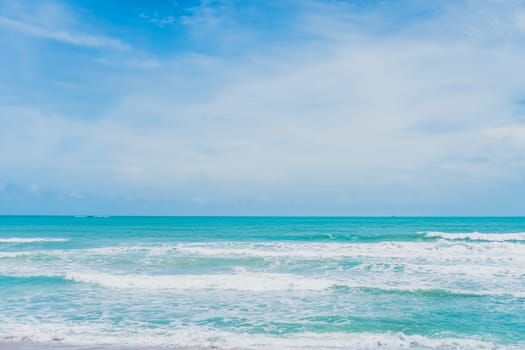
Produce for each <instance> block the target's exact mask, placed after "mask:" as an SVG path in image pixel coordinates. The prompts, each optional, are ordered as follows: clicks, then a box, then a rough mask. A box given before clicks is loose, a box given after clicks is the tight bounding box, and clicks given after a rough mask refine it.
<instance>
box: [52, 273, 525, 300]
mask: <svg viewBox="0 0 525 350" xmlns="http://www.w3.org/2000/svg"><path fill="white" fill-rule="evenodd" d="M49 277H50V278H53V279H55V278H56V276H49ZM63 278H64V279H65V280H68V281H74V282H78V283H91V284H96V285H99V286H101V287H104V288H114V289H137V290H180V291H188V290H191V291H197V290H207V291H210V290H216V291H225V290H226V291H228V290H229V291H242V292H271V291H308V292H319V291H329V290H335V291H337V290H338V289H340V288H349V289H355V290H356V291H369V290H375V291H377V292H396V293H413V294H415V295H419V296H432V295H433V296H436V295H439V294H443V295H444V294H446V295H451V296H453V295H455V296H509V297H514V298H525V292H519V291H512V290H504V289H501V288H494V289H489V290H484V289H482V290H471V289H458V288H454V287H450V286H445V285H442V284H441V283H428V282H427V283H425V282H424V281H418V280H414V281H410V280H409V281H395V278H391V279H388V278H387V279H379V280H378V279H373V278H372V279H370V278H366V277H365V278H356V279H355V280H344V279H330V278H321V277H317V278H315V277H303V276H299V275H292V274H284V273H268V272H236V273H231V274H209V275H144V274H142V275H139V274H128V275H114V274H107V273H93V272H70V273H67V274H66V275H65V276H64V277H63Z"/></svg>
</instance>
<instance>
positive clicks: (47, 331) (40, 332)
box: [0, 320, 523, 350]
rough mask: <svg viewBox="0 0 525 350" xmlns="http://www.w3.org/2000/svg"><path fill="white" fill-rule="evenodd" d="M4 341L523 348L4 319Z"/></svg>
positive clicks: (304, 349) (413, 338)
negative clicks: (11, 320)
mask: <svg viewBox="0 0 525 350" xmlns="http://www.w3.org/2000/svg"><path fill="white" fill-rule="evenodd" d="M2 321H3V322H2V325H0V345H1V341H2V340H3V341H4V342H5V341H9V342H16V341H24V342H28V341H33V342H36V343H35V345H38V344H37V343H38V342H40V343H53V344H55V345H56V344H57V343H59V344H63V345H74V346H93V345H101V344H104V345H105V346H108V345H109V346H115V347H117V348H120V347H121V346H146V347H149V346H160V347H163V346H169V347H170V348H174V349H176V348H177V347H181V348H186V349H187V348H199V349H203V350H205V349H208V348H209V349H225V350H226V349H247V350H270V349H271V350H274V349H281V350H297V349H301V350H311V349H312V350H313V349H315V350H341V349H356V350H372V349H378V348H380V349H385V350H402V349H403V350H404V349H418V350H438V349H439V350H488V349H490V350H515V349H516V350H517V349H522V348H523V347H522V346H523V344H515V345H504V344H497V343H494V342H489V341H483V340H478V339H471V338H455V337H450V336H449V337H446V338H445V337H428V336H423V335H405V334H403V333H369V332H363V333H342V332H329V333H311V332H303V333H295V334H289V335H282V336H275V335H266V334H246V333H235V332H231V331H219V330H215V329H209V328H202V327H198V326H189V327H188V326H186V327H170V328H162V329H158V328H156V329H151V328H145V327H143V324H136V325H133V324H132V325H128V326H129V328H125V327H118V328H113V329H111V331H108V329H107V324H106V323H101V322H92V323H81V324H78V323H76V324H69V323H51V322H46V323H40V322H31V323H20V322H10V321H9V320H2Z"/></svg>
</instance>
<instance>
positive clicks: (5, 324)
mask: <svg viewBox="0 0 525 350" xmlns="http://www.w3.org/2000/svg"><path fill="white" fill-rule="evenodd" d="M2 340H3V341H8V342H17V341H20V340H24V341H33V342H40V343H42V342H43V343H47V342H49V343H60V344H74V345H82V344H110V345H111V344H113V345H115V346H117V345H126V344H129V345H148V346H150V345H151V346H155V345H179V346H203V347H207V346H217V347H220V348H234V347H241V348H247V349H299V348H301V349H346V348H348V349H376V348H380V349H500V348H501V349H523V348H525V218H241V217H238V218H236V217H222V218H221V217H208V218H206V217H200V218H196V217H195V218H189V217H188V218H184V217H0V341H2Z"/></svg>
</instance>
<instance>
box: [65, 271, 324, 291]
mask: <svg viewBox="0 0 525 350" xmlns="http://www.w3.org/2000/svg"><path fill="white" fill-rule="evenodd" d="M65 278H66V279H69V280H72V281H76V282H83V283H95V284H98V285H101V286H104V287H109V288H138V289H180V290H188V289H189V290H202V289H204V290H206V289H215V290H240V291H277V290H323V289H327V288H329V287H330V286H332V285H333V284H334V281H330V280H325V279H316V278H305V277H300V276H294V275H290V274H279V273H249V272H244V273H234V274H216V275H213V274H211V275H171V276H150V275H110V274H103V273H75V272H72V273H68V274H67V275H66V276H65Z"/></svg>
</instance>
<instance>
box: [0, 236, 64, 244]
mask: <svg viewBox="0 0 525 350" xmlns="http://www.w3.org/2000/svg"><path fill="white" fill-rule="evenodd" d="M67 241H69V240H68V239H66V238H41V237H35V238H21V237H11V238H0V243H42V242H67Z"/></svg>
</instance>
